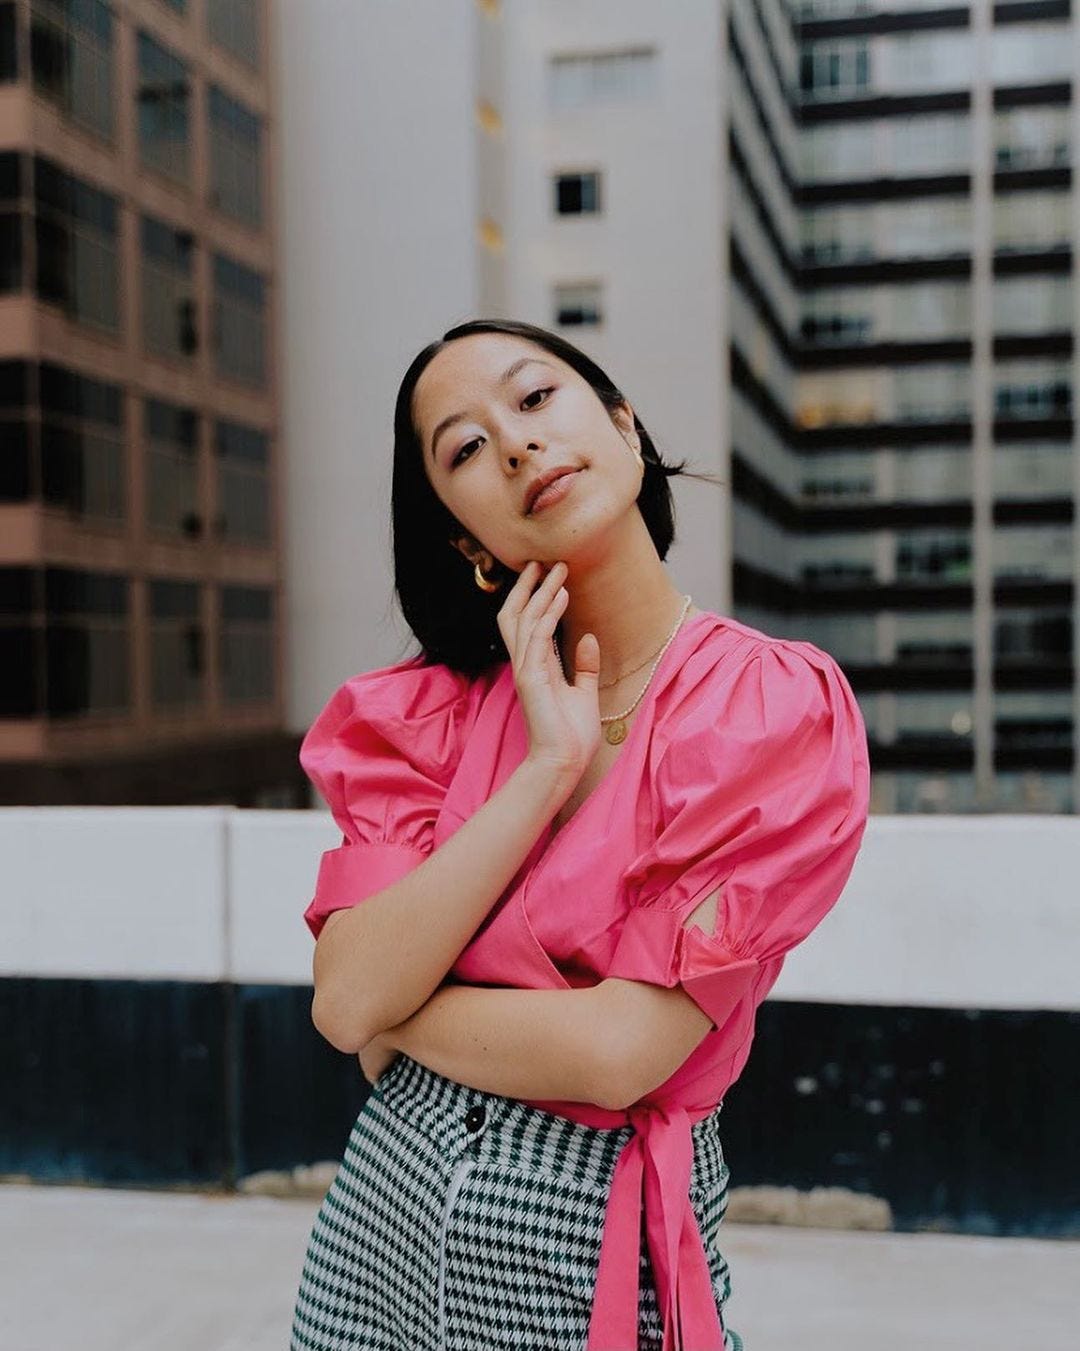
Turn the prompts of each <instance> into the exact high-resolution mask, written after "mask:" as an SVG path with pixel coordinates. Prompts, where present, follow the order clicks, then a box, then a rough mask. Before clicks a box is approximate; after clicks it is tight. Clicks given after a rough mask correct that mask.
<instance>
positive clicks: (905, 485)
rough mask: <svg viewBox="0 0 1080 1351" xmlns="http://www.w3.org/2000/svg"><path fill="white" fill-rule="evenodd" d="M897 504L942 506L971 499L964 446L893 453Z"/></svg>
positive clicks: (921, 447)
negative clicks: (942, 503) (936, 504)
mask: <svg viewBox="0 0 1080 1351" xmlns="http://www.w3.org/2000/svg"><path fill="white" fill-rule="evenodd" d="M893 476H894V484H895V493H896V498H895V500H896V501H897V502H946V501H949V500H950V499H953V500H955V499H956V498H966V497H970V496H971V452H970V451H969V450H968V448H967V447H966V446H920V447H919V449H918V450H901V451H897V453H896V457H895V460H894V471H893Z"/></svg>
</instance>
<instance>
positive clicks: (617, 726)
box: [551, 596, 690, 746]
mask: <svg viewBox="0 0 1080 1351" xmlns="http://www.w3.org/2000/svg"><path fill="white" fill-rule="evenodd" d="M689 608H690V597H689V596H684V597H683V607H682V610H681V611H680V613H679V617H678V619H677V620H676V621H675V627H674V628H673V629H672V630H671V632H670V633H669V634H668V636H667V640H666V641H665V643H664V645H663V647H662V648H661V649H660V651H659V652H658V653H657V654H656V656H655V658H654V659H653V664H652V670H651V671H650V672H649V675H648V678H647V679H646V681H645V684H644V685H642V687H641V691H640V693H639V694H638V697H637V698H636V699H635V700H634V702H633V703H632V704H631V705H630V707H629V708H624V709H623V711H622V712H621V713H609V714H608V715H607V716H606V717H602V718H601V719H600V725H601V726H602V727H603V729H604V739H605V740H606V741H607V743H608V745H609V746H617V745H618V744H619V742H620V741H625V740H626V719H627V718H628V717H629V716H630V714H631V713H633V711H634V709H635V708H637V706H638V704H640V703H641V701H642V699H643V698H644V697H645V691H646V690H647V689H648V688H649V681H651V680H652V678H653V676H654V675H655V674H656V668H657V667H658V666H659V665H660V661H661V659H662V658H663V655H664V653H665V652H666V651H667V650H668V648H669V647H670V646H671V644H672V641H673V640H674V638H675V635H676V633H678V631H679V626H680V625H681V624H682V622H683V619H684V618H685V617H686V612H687V610H688V609H689ZM551 642H552V645H553V646H554V648H555V653H556V656H558V657H559V660H560V662H561V660H562V655H561V653H560V652H559V645H558V643H556V642H555V639H554V637H552V640H551ZM645 661H648V657H646V658H645ZM644 665H645V662H644V661H643V662H642V663H641V666H644ZM641 666H638V667H635V670H638V671H640V670H641ZM633 674H634V672H633V671H627V672H626V673H625V675H623V676H619V678H618V680H613V681H612V682H611V684H613V685H617V684H618V683H619V680H623V679H625V676H627V675H633ZM599 688H600V689H607V688H609V686H607V685H601V686H600V687H599Z"/></svg>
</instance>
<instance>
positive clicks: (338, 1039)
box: [311, 985, 374, 1055]
mask: <svg viewBox="0 0 1080 1351" xmlns="http://www.w3.org/2000/svg"><path fill="white" fill-rule="evenodd" d="M311 1021H312V1022H313V1023H314V1025H315V1030H316V1031H317V1032H318V1033H319V1035H320V1036H321V1037H323V1038H324V1039H325V1040H326V1041H328V1042H329V1043H330V1045H331V1046H332V1047H333V1048H334V1049H335V1050H336V1051H341V1052H342V1053H343V1054H345V1055H357V1054H359V1052H360V1051H362V1050H363V1049H364V1047H365V1046H366V1045H367V1044H368V1042H369V1041H370V1040H371V1038H372V1036H373V1035H374V1034H373V1033H369V1032H368V1031H367V1030H366V1027H365V1025H364V1022H363V1019H362V1017H361V1015H360V1012H359V1011H358V1010H357V1009H356V1007H355V1004H354V1005H353V1006H352V1007H344V1008H343V1007H342V1004H341V1001H340V1000H338V999H334V998H332V997H331V995H330V993H329V992H328V991H327V989H326V987H325V986H322V987H320V986H318V985H316V987H315V994H314V997H313V998H312V1001H311Z"/></svg>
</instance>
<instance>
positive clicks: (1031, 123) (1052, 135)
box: [475, 0, 1080, 812]
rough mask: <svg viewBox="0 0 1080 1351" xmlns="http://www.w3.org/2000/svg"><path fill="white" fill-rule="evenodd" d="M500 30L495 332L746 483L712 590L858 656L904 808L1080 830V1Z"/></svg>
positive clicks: (837, 6)
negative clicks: (1079, 502)
mask: <svg viewBox="0 0 1080 1351" xmlns="http://www.w3.org/2000/svg"><path fill="white" fill-rule="evenodd" d="M475 21H476V24H477V28H478V37H477V104H476V126H477V131H476V139H477V149H476V172H477V217H478V254H479V259H480V262H479V272H478V275H479V286H480V302H481V303H480V306H479V308H480V309H481V310H482V311H483V310H488V311H495V312H500V313H508V314H514V315H521V316H525V317H528V318H532V319H535V320H537V321H538V322H541V323H546V324H548V325H549V326H551V327H556V328H561V329H564V330H565V332H566V333H567V335H568V336H570V337H571V338H573V339H574V340H575V341H577V342H579V344H580V345H582V346H583V347H585V348H586V349H587V350H589V351H590V352H591V353H592V354H593V355H595V356H597V357H598V358H599V359H601V360H602V361H603V360H607V361H610V362H611V363H612V365H613V366H614V367H616V368H617V369H618V370H619V371H623V372H627V373H628V374H627V376H626V383H627V385H628V387H629V388H630V389H631V390H643V391H646V393H647V397H648V401H649V404H648V407H647V408H646V409H644V410H639V411H643V413H644V416H645V421H646V425H649V418H650V413H649V409H658V410H660V413H661V416H660V418H659V420H660V421H661V422H662V424H663V426H664V428H665V430H666V431H667V432H668V433H669V435H670V439H671V440H672V441H674V442H675V447H676V449H677V451H678V452H679V453H684V452H686V451H687V450H690V451H691V452H692V454H693V458H694V459H695V460H696V461H697V462H699V463H703V464H704V465H705V466H706V467H710V468H711V467H713V465H714V464H715V465H716V466H718V467H719V469H720V472H721V475H722V476H723V477H725V478H727V479H728V480H729V482H730V489H731V494H730V508H731V509H730V517H729V518H726V519H725V518H718V519H717V521H716V525H715V527H714V533H715V536H716V538H717V539H718V540H719V541H720V556H719V565H718V566H719V569H720V573H719V574H716V573H714V568H715V567H716V566H717V563H716V561H715V560H713V559H712V557H711V556H710V555H707V552H706V553H702V551H701V549H700V548H699V549H698V553H697V556H696V558H694V559H692V560H691V561H690V564H689V568H690V570H691V571H692V570H693V569H694V567H696V566H699V565H700V566H701V567H702V568H703V569H704V571H705V573H706V574H707V578H706V580H705V581H703V582H702V584H701V585H699V586H697V587H692V588H691V589H693V590H695V592H696V593H699V594H703V595H704V594H707V595H708V602H709V603H711V604H713V605H714V606H716V607H718V608H720V607H723V606H725V605H727V606H728V608H729V612H730V613H732V614H733V615H734V616H735V617H737V618H739V619H740V620H743V621H744V622H747V623H751V624H755V625H758V626H760V627H761V628H763V629H765V630H766V631H768V632H770V633H773V634H775V635H777V636H781V637H796V638H806V639H809V640H811V641H813V642H817V643H818V644H819V645H820V646H821V647H823V648H825V649H826V650H827V651H829V652H830V653H832V654H833V655H834V656H835V657H836V658H837V659H838V660H839V661H840V662H841V664H842V665H843V667H844V669H845V671H846V672H847V673H848V675H849V677H850V679H851V681H852V685H853V687H854V689H855V691H856V694H857V696H858V698H859V702H860V706H861V707H862V710H863V713H864V716H865V720H866V724H867V728H868V732H869V735H870V739H871V747H872V765H873V769H874V791H875V798H874V807H875V810H877V811H885V812H888V811H899V812H905V811H1050V812H1062V811H1064V812H1069V811H1075V810H1077V809H1078V806H1080V791H1078V779H1080V771H1078V767H1077V759H1078V757H1077V756H1076V749H1075V742H1076V729H1077V726H1078V725H1080V692H1078V689H1077V686H1076V683H1075V679H1074V670H1075V667H1076V665H1077V651H1076V648H1077V634H1078V631H1080V625H1078V624H1077V623H1076V606H1077V596H1078V594H1080V550H1078V548H1077V545H1076V531H1075V524H1074V504H1075V501H1076V498H1077V494H1078V493H1080V456H1078V454H1077V451H1076V446H1075V430H1074V428H1075V423H1074V416H1073V402H1072V401H1073V394H1072V391H1073V387H1074V378H1073V377H1074V370H1075V360H1076V358H1075V356H1074V351H1075V343H1074V331H1075V328H1076V312H1077V296H1076V289H1075V288H1074V286H1073V282H1072V268H1073V256H1074V253H1075V251H1076V246H1077V241H1078V234H1080V207H1078V195H1077V193H1076V192H1075V191H1074V188H1073V184H1072V147H1073V145H1074V144H1075V142H1076V134H1075V127H1076V118H1077V114H1076V112H1075V103H1074V101H1073V87H1074V84H1075V81H1076V77H1077V74H1078V71H1080V57H1078V53H1080V43H1078V32H1077V23H1076V21H1075V20H1074V18H1073V17H1072V14H1071V9H1070V4H1069V2H1068V0H1042V2H1041V3H1037V4H1032V3H1021V2H1020V0H1015V2H1013V3H1009V2H1007V0H1006V2H1005V3H1000V2H999V3H990V0H971V3H969V4H955V3H950V4H942V3H935V0H890V3H889V4H887V5H886V4H885V3H884V0H882V2H881V3H875V0H809V2H808V3H803V4H801V5H799V6H797V7H796V6H794V5H788V4H785V3H783V0H728V3H716V0H710V2H709V3H705V0H686V2H685V3H680V4H678V5H670V6H667V5H657V4H653V3H644V0H626V2H620V3H616V2H615V0H598V2H597V3H592V4H589V5H587V6H584V5H580V4H576V3H570V0H545V3H542V4H541V3H524V4H520V5H517V4H509V3H507V4H499V3H498V2H497V0H479V3H478V4H477V9H476V20H475ZM680 491H684V490H682V489H680ZM706 492H707V490H704V489H703V490H698V489H696V488H695V489H694V491H693V493H692V494H691V495H690V496H689V497H688V496H683V497H682V499H681V506H680V521H682V520H683V519H684V517H683V511H684V510H685V504H687V503H689V504H690V508H691V512H692V515H693V518H694V519H695V521H696V519H697V512H698V511H699V509H700V510H703V511H704V510H713V504H714V503H715V501H716V499H715V498H714V497H713V496H711V495H709V496H708V497H707V501H708V503H709V504H710V505H709V507H708V508H703V507H699V503H701V502H702V501H705V500H706V497H705V494H706ZM725 517H726V513H725ZM694 529H695V530H696V529H697V527H696V524H695V526H694ZM683 576H684V578H685V576H686V572H685V570H684V573H683ZM709 576H711V577H712V580H711V581H710V580H708V577H709Z"/></svg>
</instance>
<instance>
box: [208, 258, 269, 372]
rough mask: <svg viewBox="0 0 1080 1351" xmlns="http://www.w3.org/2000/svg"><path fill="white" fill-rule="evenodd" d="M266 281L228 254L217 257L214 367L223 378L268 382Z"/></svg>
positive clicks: (215, 266) (215, 261) (215, 269)
mask: <svg viewBox="0 0 1080 1351" xmlns="http://www.w3.org/2000/svg"><path fill="white" fill-rule="evenodd" d="M266 343H267V336H266V281H265V279H264V278H263V276H262V275H261V273H258V272H255V271H253V270H252V269H251V268H248V267H244V265H243V264H242V263H238V262H237V261H236V260H235V259H234V258H229V257H226V255H225V254H221V253H215V254H214V365H215V369H216V371H217V373H218V374H219V375H224V376H228V377H230V378H232V379H234V380H241V381H244V382H245V383H247V384H255V385H261V384H264V383H265V380H266Z"/></svg>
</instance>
